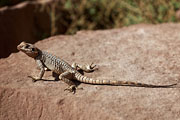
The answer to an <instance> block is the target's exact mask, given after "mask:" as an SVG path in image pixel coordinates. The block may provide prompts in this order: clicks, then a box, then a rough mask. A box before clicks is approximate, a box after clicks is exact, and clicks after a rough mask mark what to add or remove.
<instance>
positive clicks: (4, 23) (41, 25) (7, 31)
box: [0, 0, 66, 58]
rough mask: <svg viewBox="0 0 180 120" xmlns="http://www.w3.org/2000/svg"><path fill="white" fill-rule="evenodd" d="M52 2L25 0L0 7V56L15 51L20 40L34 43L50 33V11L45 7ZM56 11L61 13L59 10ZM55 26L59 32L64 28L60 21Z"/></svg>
mask: <svg viewBox="0 0 180 120" xmlns="http://www.w3.org/2000/svg"><path fill="white" fill-rule="evenodd" d="M53 2H55V1H51V0H43V1H42V0H39V1H25V2H22V3H19V4H17V5H15V6H10V7H7V6H6V7H2V8H0V35H1V41H0V58H2V57H7V56H9V55H10V53H12V52H16V51H17V49H16V46H17V45H18V44H19V43H20V42H21V41H28V42H31V43H34V42H36V41H38V40H40V39H43V38H45V37H48V36H50V35H51V24H52V23H51V20H50V17H49V14H50V11H47V10H46V7H47V6H48V5H49V6H50V5H51V4H52V3H53ZM58 13H59V14H62V13H61V11H58ZM62 15H63V14H62ZM57 27H58V33H60V34H62V33H64V32H65V30H66V27H65V26H64V25H63V24H62V23H58V24H57Z"/></svg>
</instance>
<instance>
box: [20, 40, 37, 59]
mask: <svg viewBox="0 0 180 120" xmlns="http://www.w3.org/2000/svg"><path fill="white" fill-rule="evenodd" d="M17 49H18V50H19V51H22V52H23V53H25V54H26V55H28V56H29V57H32V58H35V57H37V56H38V53H39V49H38V48H37V47H35V46H34V45H32V44H30V43H26V42H21V43H20V44H19V45H18V46H17Z"/></svg>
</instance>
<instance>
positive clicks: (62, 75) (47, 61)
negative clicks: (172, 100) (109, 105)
mask: <svg viewBox="0 0 180 120" xmlns="http://www.w3.org/2000/svg"><path fill="white" fill-rule="evenodd" d="M17 49H18V50H19V51H22V52H24V53H25V54H26V55H28V56H29V57H32V58H34V59H35V61H36V62H37V64H38V66H39V68H40V74H39V76H38V77H32V76H30V77H31V78H32V79H33V81H34V82H35V81H37V80H41V79H42V77H43V75H44V73H45V68H47V69H49V70H51V71H52V72H53V73H54V74H56V75H59V79H60V80H62V81H64V82H65V83H67V84H68V85H69V86H68V88H66V89H65V90H69V91H70V92H73V93H74V92H75V91H76V88H77V85H76V84H75V83H74V80H77V81H79V82H83V83H88V84H96V85H114V86H135V87H151V88H158V87H162V88H169V87H174V86H175V85H177V84H171V85H152V84H144V83H136V82H131V81H118V80H98V79H92V78H89V77H86V76H84V75H82V74H81V73H80V72H79V70H83V71H84V72H91V71H94V70H95V66H96V65H93V64H90V65H79V64H77V63H74V64H73V65H72V66H71V65H70V64H68V63H67V62H66V61H64V60H62V59H60V58H59V57H57V56H54V55H52V54H50V53H48V52H45V51H41V50H40V49H39V48H37V47H36V46H34V45H32V44H30V43H26V42H21V43H20V44H19V45H18V46H17Z"/></svg>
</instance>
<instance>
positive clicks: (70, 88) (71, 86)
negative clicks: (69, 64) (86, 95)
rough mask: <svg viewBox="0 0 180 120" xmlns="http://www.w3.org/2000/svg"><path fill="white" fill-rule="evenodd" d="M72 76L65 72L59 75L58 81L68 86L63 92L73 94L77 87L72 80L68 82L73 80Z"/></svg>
mask: <svg viewBox="0 0 180 120" xmlns="http://www.w3.org/2000/svg"><path fill="white" fill-rule="evenodd" d="M73 75H74V74H73V73H70V72H69V71H66V72H64V73H62V74H60V76H59V79H60V80H62V81H64V82H65V83H67V84H68V85H69V86H68V88H66V89H64V90H68V91H69V92H72V93H75V92H76V89H77V86H76V84H75V83H74V82H73V81H72V80H70V79H72V78H73Z"/></svg>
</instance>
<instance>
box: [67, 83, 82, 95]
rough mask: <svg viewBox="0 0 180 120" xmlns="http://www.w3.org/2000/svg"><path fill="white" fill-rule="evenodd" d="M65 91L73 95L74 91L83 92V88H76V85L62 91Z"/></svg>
mask: <svg viewBox="0 0 180 120" xmlns="http://www.w3.org/2000/svg"><path fill="white" fill-rule="evenodd" d="M66 90H67V91H69V92H72V93H73V94H75V93H76V90H83V88H77V86H76V85H71V86H69V87H67V88H66V89H64V91H66Z"/></svg>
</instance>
